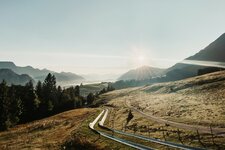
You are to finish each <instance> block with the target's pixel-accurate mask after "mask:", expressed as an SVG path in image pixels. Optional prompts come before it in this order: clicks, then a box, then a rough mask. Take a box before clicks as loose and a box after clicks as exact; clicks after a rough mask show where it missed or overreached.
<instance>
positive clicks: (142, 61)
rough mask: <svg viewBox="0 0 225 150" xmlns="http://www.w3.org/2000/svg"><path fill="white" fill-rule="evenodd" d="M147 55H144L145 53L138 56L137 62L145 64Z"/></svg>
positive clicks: (141, 64) (140, 64)
mask: <svg viewBox="0 0 225 150" xmlns="http://www.w3.org/2000/svg"><path fill="white" fill-rule="evenodd" d="M145 60H146V59H145V56H143V55H139V56H138V57H137V60H136V61H137V62H136V63H137V64H138V65H139V66H143V65H145Z"/></svg>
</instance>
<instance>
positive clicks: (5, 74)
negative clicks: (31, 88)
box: [0, 69, 34, 85]
mask: <svg viewBox="0 0 225 150" xmlns="http://www.w3.org/2000/svg"><path fill="white" fill-rule="evenodd" d="M3 80H5V81H6V82H7V84H9V85H10V84H15V85H25V84H26V83H27V82H29V81H30V80H31V81H33V82H34V80H33V79H32V78H31V77H30V76H29V75H27V74H21V75H18V74H16V73H15V72H13V71H12V70H10V69H0V81H1V82H2V81H3Z"/></svg>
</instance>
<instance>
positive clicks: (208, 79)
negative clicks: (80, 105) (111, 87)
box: [101, 71, 225, 149]
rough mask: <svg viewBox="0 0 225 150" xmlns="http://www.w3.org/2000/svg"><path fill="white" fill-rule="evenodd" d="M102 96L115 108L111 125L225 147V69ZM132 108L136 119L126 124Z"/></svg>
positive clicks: (188, 143) (214, 147)
mask: <svg viewBox="0 0 225 150" xmlns="http://www.w3.org/2000/svg"><path fill="white" fill-rule="evenodd" d="M101 99H103V100H105V101H106V104H105V106H106V107H108V108H110V111H111V112H110V113H111V114H110V117H109V118H108V124H107V125H108V126H109V127H113V126H114V128H116V129H118V130H126V131H127V132H131V133H134V132H136V133H137V134H142V135H145V136H150V137H155V138H159V139H162V140H169V141H173V142H176V143H184V144H186V145H191V146H197V147H203V148H204V147H205V148H212V149H216V148H222V149H223V148H225V142H224V141H225V137H224V131H225V109H224V108H225V72H224V71H221V72H215V73H211V74H206V75H203V76H198V77H195V78H189V79H186V80H181V81H176V82H167V83H159V84H153V85H146V86H143V87H137V88H128V89H123V90H116V91H112V92H109V93H106V94H104V95H102V96H101ZM129 110H132V113H133V115H134V118H133V119H132V120H131V121H130V122H129V123H128V124H127V125H126V119H127V116H128V112H129ZM136 110H137V111H136ZM139 111H140V112H143V113H145V114H147V115H142V114H141V113H139ZM113 120H115V121H113ZM210 126H211V128H212V132H213V134H214V135H213V136H212V134H211V133H212V132H211V130H210ZM197 130H198V131H197ZM198 132H199V133H198ZM212 137H213V138H212Z"/></svg>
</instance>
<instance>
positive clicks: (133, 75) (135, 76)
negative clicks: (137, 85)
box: [118, 66, 165, 81]
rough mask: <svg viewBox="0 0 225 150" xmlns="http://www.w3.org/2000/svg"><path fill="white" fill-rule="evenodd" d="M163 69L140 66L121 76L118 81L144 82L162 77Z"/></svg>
mask: <svg viewBox="0 0 225 150" xmlns="http://www.w3.org/2000/svg"><path fill="white" fill-rule="evenodd" d="M164 70H165V69H161V68H156V67H151V66H141V67H138V68H136V69H131V70H129V71H128V72H126V73H124V74H122V75H121V76H120V77H119V78H118V80H137V81H138V80H145V79H151V78H154V77H158V76H162V75H163V72H164Z"/></svg>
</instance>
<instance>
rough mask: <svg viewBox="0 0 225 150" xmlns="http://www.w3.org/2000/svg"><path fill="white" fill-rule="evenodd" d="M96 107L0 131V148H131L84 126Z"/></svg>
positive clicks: (95, 112) (95, 110) (90, 120)
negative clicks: (100, 135)
mask: <svg viewBox="0 0 225 150" xmlns="http://www.w3.org/2000/svg"><path fill="white" fill-rule="evenodd" d="M100 110H101V109H91V108H82V109H75V110H71V111H67V112H64V113H61V114H58V115H55V116H52V117H49V118H45V119H42V120H38V121H34V122H31V123H27V124H23V125H18V126H16V127H14V128H11V129H10V130H9V131H4V132H0V149H1V150H4V149H7V150H8V149H10V150H11V149H12V150H14V149H86V150H92V149H97V150H101V149H107V150H108V149H121V150H125V149H131V148H128V147H126V146H124V145H122V144H118V143H116V142H114V141H111V140H108V139H105V138H103V137H99V135H98V134H96V133H94V132H92V131H91V130H90V129H89V128H88V124H89V123H90V122H92V121H93V120H94V119H95V117H96V116H97V115H98V113H99V112H100Z"/></svg>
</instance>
